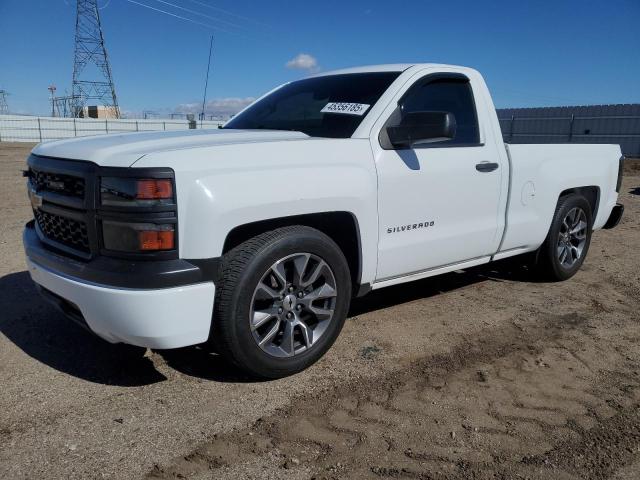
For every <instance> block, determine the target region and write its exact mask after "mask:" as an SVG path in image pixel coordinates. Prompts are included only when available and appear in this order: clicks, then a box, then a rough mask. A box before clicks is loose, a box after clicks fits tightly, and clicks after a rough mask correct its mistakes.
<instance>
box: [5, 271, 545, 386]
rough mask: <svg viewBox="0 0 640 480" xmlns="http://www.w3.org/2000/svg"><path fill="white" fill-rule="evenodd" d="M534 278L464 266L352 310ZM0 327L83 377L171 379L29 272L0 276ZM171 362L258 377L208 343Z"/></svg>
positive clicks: (209, 374)
mask: <svg viewBox="0 0 640 480" xmlns="http://www.w3.org/2000/svg"><path fill="white" fill-rule="evenodd" d="M504 280H511V281H527V282H530V281H532V279H531V276H530V275H529V274H528V273H527V272H526V271H522V269H519V268H518V267H515V268H514V267H513V266H511V265H510V264H509V263H506V262H498V263H496V264H494V265H491V267H488V266H485V267H480V268H474V269H470V270H467V271H464V272H457V273H449V274H446V275H442V276H438V277H434V278H428V279H424V280H420V281H416V282H412V283H408V284H404V285H399V286H394V287H389V288H385V289H382V290H379V291H373V292H371V293H370V294H369V295H367V296H365V297H362V298H359V299H354V301H353V302H352V305H351V310H350V312H349V316H351V317H352V316H356V315H361V314H364V313H367V312H372V311H375V310H379V309H383V308H388V307H391V306H394V305H399V304H402V303H405V302H410V301H413V300H417V299H420V298H428V297H433V296H436V295H439V294H441V293H445V292H448V291H451V290H456V289H458V288H463V287H466V286H469V285H473V284H475V283H478V282H484V281H504ZM0 308H2V317H0V332H1V333H2V334H3V335H4V336H5V337H6V338H7V339H8V340H9V341H11V342H12V343H13V344H14V345H15V346H17V347H18V348H19V349H20V350H22V351H23V352H24V353H26V354H27V355H29V356H30V357H31V358H34V359H35V360H37V361H39V362H42V363H43V364H45V365H47V366H49V367H51V368H53V369H55V370H58V371H60V372H63V373H66V374H68V375H72V376H74V377H77V378H81V379H83V380H87V381H90V382H94V383H99V384H104V385H115V386H143V385H150V384H153V383H157V382H162V381H165V380H167V377H166V376H165V375H163V374H162V373H161V372H160V371H158V369H157V368H156V366H155V365H154V362H153V361H152V359H151V358H149V356H145V355H144V352H145V349H142V348H138V347H129V346H126V345H112V344H109V343H107V342H105V341H103V340H101V339H99V338H98V337H96V336H94V335H92V334H91V333H89V332H87V331H85V330H83V329H82V328H80V327H79V326H77V325H76V324H74V323H73V322H72V321H70V320H68V319H67V318H66V317H65V316H64V315H63V314H61V313H59V312H58V311H57V310H56V309H55V308H54V307H53V306H51V305H49V304H48V303H47V302H45V301H44V300H43V299H41V298H40V296H39V294H38V293H37V291H36V289H35V287H34V286H33V283H32V282H31V279H30V277H29V275H28V273H27V272H26V271H25V272H19V273H12V274H9V275H6V276H4V277H2V278H0ZM154 354H156V355H158V356H160V357H161V358H162V359H163V360H164V362H166V364H167V366H169V367H170V368H172V369H174V370H176V371H178V372H180V373H182V374H184V375H188V376H191V377H196V378H201V379H203V380H208V381H215V382H234V383H245V382H251V381H255V379H252V378H251V377H248V376H246V375H244V374H243V373H242V372H240V371H239V370H238V369H237V368H236V367H234V366H233V365H231V364H229V363H228V362H226V361H225V360H224V359H223V358H222V357H220V356H219V355H215V354H212V353H211V352H209V351H207V350H206V349H204V348H200V347H187V348H181V349H175V350H165V351H154Z"/></svg>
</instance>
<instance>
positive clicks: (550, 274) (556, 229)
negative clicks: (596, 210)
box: [536, 193, 593, 281]
mask: <svg viewBox="0 0 640 480" xmlns="http://www.w3.org/2000/svg"><path fill="white" fill-rule="evenodd" d="M575 208H577V209H580V210H582V211H583V212H584V214H585V217H586V223H587V226H586V232H585V243H584V246H583V248H582V251H581V254H580V257H579V258H577V259H576V260H575V263H573V264H572V265H570V266H569V265H565V264H563V263H562V262H561V261H560V258H559V253H558V252H559V248H560V247H559V242H560V240H561V236H562V235H563V233H562V230H563V221H564V220H565V218H566V217H567V215H568V214H569V213H570V212H572V211H573V209H575ZM592 228H593V213H592V211H591V204H590V203H589V202H588V201H587V199H586V198H585V197H583V196H582V195H580V194H577V193H572V194H569V195H566V196H563V197H561V198H560V200H559V201H558V205H557V206H556V211H555V213H554V215H553V220H552V222H551V227H550V228H549V233H548V234H547V238H546V239H545V241H544V243H543V244H542V246H541V247H540V249H539V250H538V252H537V256H536V269H537V271H538V274H539V275H540V276H541V277H542V279H544V280H549V281H562V280H568V279H569V278H571V277H573V276H574V275H575V274H576V272H577V271H578V270H579V269H580V267H581V266H582V264H583V263H584V260H585V258H586V257H587V253H588V251H589V245H590V244H591V234H592Z"/></svg>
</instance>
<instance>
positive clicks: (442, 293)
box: [0, 144, 640, 480]
mask: <svg viewBox="0 0 640 480" xmlns="http://www.w3.org/2000/svg"><path fill="white" fill-rule="evenodd" d="M29 148H31V145H24V144H23V145H19V144H0V198H1V199H2V201H1V202H0V209H1V210H0V222H1V225H2V227H1V228H0V332H1V334H0V478H7V479H9V478H10V479H18V478H52V479H53V478H83V479H86V478H120V479H131V478H144V477H146V478H161V479H169V478H197V479H204V478H215V479H242V478H255V479H265V478H266V479H269V478H272V479H277V478H283V477H285V476H286V477H287V478H293V479H298V478H299V479H309V478H315V479H333V478H336V479H341V478H376V479H386V478H409V479H413V478H417V479H449V478H451V479H456V478H480V479H482V478H530V479H542V478H545V479H547V478H553V479H600V478H615V479H617V480H630V479H636V478H640V408H639V406H640V248H639V241H640V228H639V227H640V168H639V167H640V166H639V165H638V164H637V163H636V164H635V165H631V166H630V167H629V170H628V175H627V177H626V178H625V181H624V184H623V189H622V192H623V193H622V195H621V201H622V202H623V203H624V204H625V205H626V209H627V210H626V214H625V217H624V219H623V221H622V224H621V225H620V226H619V227H618V228H617V229H615V230H611V231H601V232H598V233H596V234H595V236H594V240H593V243H592V246H591V250H590V252H589V257H588V259H587V261H586V263H585V265H584V268H583V269H582V271H581V272H580V273H578V275H577V276H576V277H574V278H573V279H572V280H570V281H567V282H564V283H559V284H548V283H536V282H534V281H532V279H531V277H530V276H529V275H527V272H526V271H524V270H523V269H521V268H519V266H518V264H517V263H515V262H503V263H498V264H496V265H493V266H490V267H483V268H476V269H472V270H469V271H465V272H457V273H452V274H449V275H445V276H443V277H439V278H433V279H427V280H423V281H419V282H415V283H412V284H408V285H403V286H398V287H391V288H388V289H385V290H381V291H377V292H374V293H372V294H370V295H369V296H367V297H365V298H363V299H360V300H358V301H356V302H355V303H354V305H353V307H352V312H351V315H350V318H349V320H348V321H347V323H346V325H345V328H344V330H343V332H342V334H341V336H340V337H339V339H338V341H337V343H336V345H335V346H334V347H333V348H332V349H331V350H330V352H329V353H328V354H327V356H326V357H325V358H324V359H323V360H321V361H320V362H319V363H318V364H316V365H315V366H314V367H312V368H311V369H309V370H307V371H305V372H303V373H301V374H298V375H295V376H293V377H290V378H287V379H283V380H278V381H271V382H262V383H256V382H250V381H248V379H246V378H244V377H243V376H242V375H240V374H239V373H238V372H237V371H235V370H234V369H233V368H232V367H230V366H229V365H227V364H225V363H224V362H223V361H222V360H220V359H219V358H218V357H216V356H215V355H211V354H208V353H206V352H204V351H202V350H200V349H197V348H186V349H180V350H177V351H170V352H161V351H157V352H155V351H154V352H152V351H148V352H147V353H146V355H145V356H144V357H142V358H135V357H133V358H131V357H128V356H127V355H123V353H122V352H123V350H122V349H121V348H118V347H116V346H112V345H108V344H106V343H104V342H102V341H100V340H98V339H96V338H94V337H92V336H91V335H89V334H87V333H85V332H84V331H83V330H81V329H80V328H78V327H76V326H75V325H73V324H72V323H70V322H69V321H68V320H66V319H65V318H64V317H63V316H62V315H61V314H59V313H57V312H56V311H55V310H54V309H53V308H52V307H50V306H49V305H48V304H46V303H44V302H43V301H42V300H41V299H40V298H39V297H38V296H37V295H36V292H35V290H34V288H33V286H32V284H31V281H30V279H29V277H28V274H27V273H26V271H25V263H24V259H23V253H22V248H21V230H22V226H23V224H24V223H25V222H26V221H27V220H28V219H29V218H30V216H31V213H30V209H29V207H28V203H27V198H26V193H25V189H24V184H23V180H22V179H21V178H20V170H21V169H22V168H23V162H24V158H25V157H26V155H27V153H28V150H29Z"/></svg>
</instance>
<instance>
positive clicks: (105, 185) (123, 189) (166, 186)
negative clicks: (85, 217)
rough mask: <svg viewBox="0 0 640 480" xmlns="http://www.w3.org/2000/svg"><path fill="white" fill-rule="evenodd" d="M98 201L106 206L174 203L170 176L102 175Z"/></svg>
mask: <svg viewBox="0 0 640 480" xmlns="http://www.w3.org/2000/svg"><path fill="white" fill-rule="evenodd" d="M100 202H101V203H102V205H106V206H114V207H115V206H118V207H153V206H161V205H171V204H174V203H175V195H174V191H173V180H172V179H170V178H158V179H151V178H150V179H139V178H126V177H102V178H101V179H100Z"/></svg>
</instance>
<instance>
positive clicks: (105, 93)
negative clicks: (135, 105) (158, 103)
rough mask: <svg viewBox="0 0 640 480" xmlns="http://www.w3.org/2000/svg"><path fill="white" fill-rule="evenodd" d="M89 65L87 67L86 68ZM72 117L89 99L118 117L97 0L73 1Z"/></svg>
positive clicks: (116, 101) (76, 114) (81, 110)
mask: <svg viewBox="0 0 640 480" xmlns="http://www.w3.org/2000/svg"><path fill="white" fill-rule="evenodd" d="M87 67H89V68H87ZM72 88H73V90H72V94H71V98H72V107H73V112H72V114H73V116H74V117H80V116H82V115H83V113H84V109H85V107H87V106H89V104H90V101H91V100H95V103H96V105H103V106H104V107H106V109H107V111H108V112H109V114H110V115H111V116H113V117H115V118H120V109H119V108H118V100H117V98H116V89H115V86H114V85H113V77H112V75H111V67H110V65H109V57H108V56H107V50H106V48H105V46H104V36H103V34H102V26H101V24H100V12H99V10H98V0H77V15H76V35H75V54H74V61H73V87H72Z"/></svg>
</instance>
